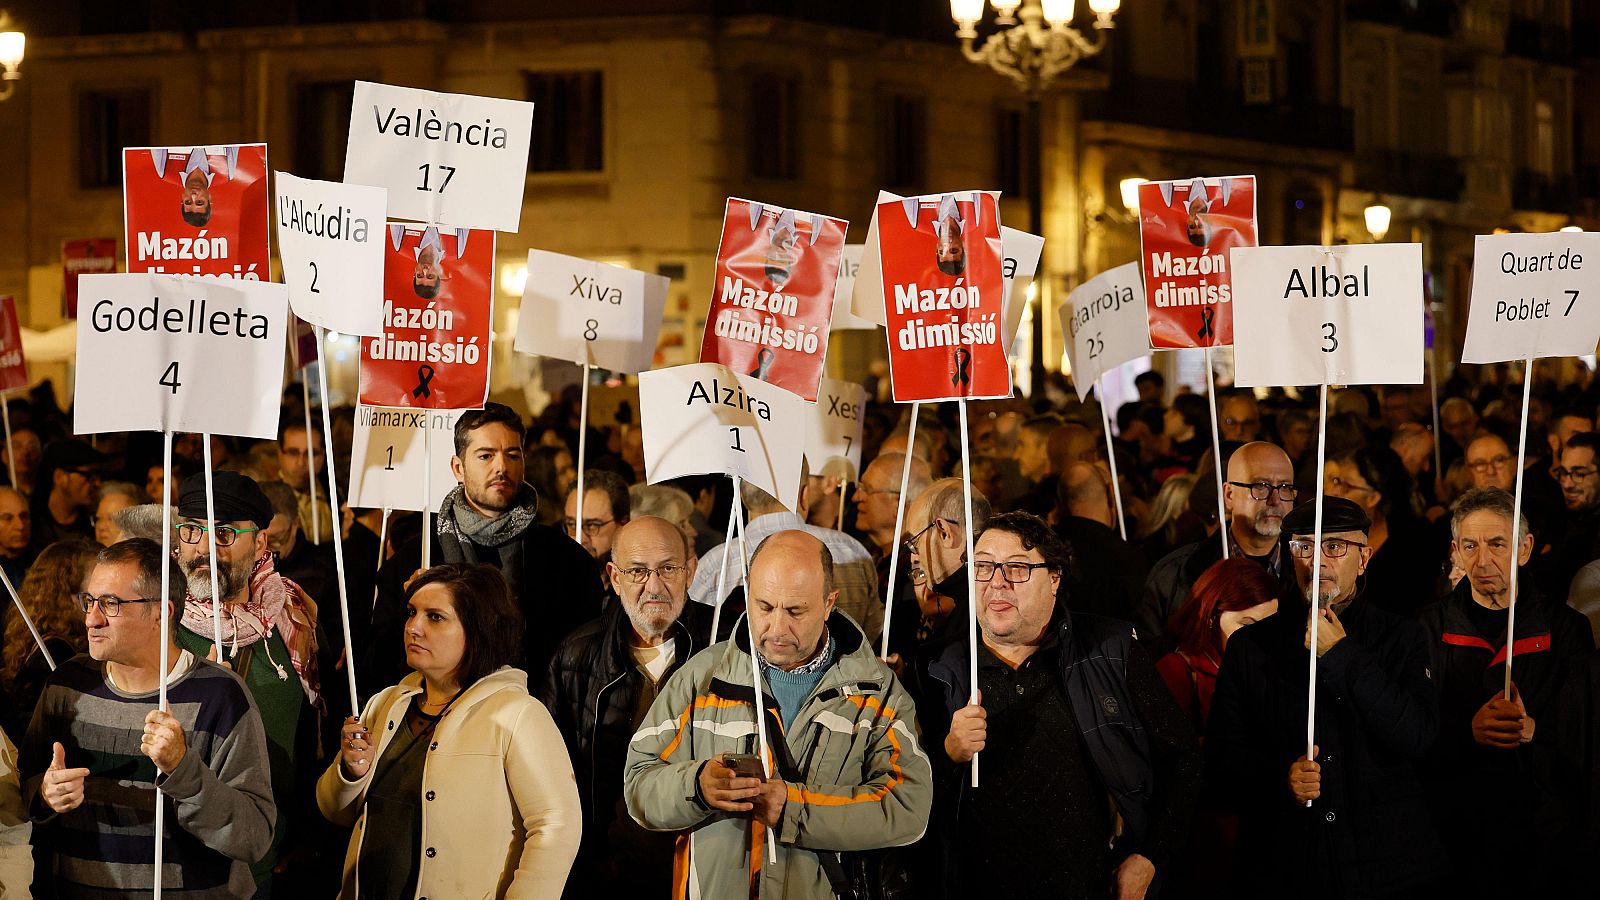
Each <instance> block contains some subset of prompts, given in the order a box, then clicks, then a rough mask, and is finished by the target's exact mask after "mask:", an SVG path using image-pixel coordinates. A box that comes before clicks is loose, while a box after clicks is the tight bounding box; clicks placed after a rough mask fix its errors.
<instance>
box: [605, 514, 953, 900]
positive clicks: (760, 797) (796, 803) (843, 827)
mask: <svg viewBox="0 0 1600 900" xmlns="http://www.w3.org/2000/svg"><path fill="white" fill-rule="evenodd" d="M836 596H837V594H836V591H835V590H834V586H833V557H832V554H831V553H830V552H829V550H828V545H827V544H825V543H823V542H822V541H820V540H818V539H817V538H816V537H814V536H812V535H810V534H807V533H804V532H800V531H793V530H790V531H780V532H778V533H776V534H773V535H772V536H771V537H768V538H767V539H766V540H764V541H762V542H761V544H760V546H758V547H757V548H756V552H755V555H754V557H753V558H752V560H751V563H750V591H749V615H748V622H749V631H746V628H745V621H746V620H745V618H744V617H741V619H740V624H739V626H738V628H737V630H736V631H735V632H734V637H733V639H732V640H729V641H724V642H722V643H719V644H716V645H714V646H712V647H710V648H708V649H706V650H704V651H702V652H700V653H698V654H696V655H695V657H694V658H693V659H691V660H689V662H688V664H687V665H685V666H684V667H683V668H682V669H681V670H679V671H678V672H677V673H675V674H674V675H673V676H672V677H671V678H670V679H669V680H668V681H667V684H666V687H664V688H663V689H662V691H661V694H660V696H658V697H657V698H656V701H655V703H654V704H652V705H651V707H650V711H649V712H648V713H647V714H646V715H645V718H644V724H643V725H642V726H641V727H640V728H639V730H638V731H637V732H636V733H635V734H634V736H633V742H632V744H631V745H630V747H629V749H628V760H627V764H626V768H624V770H623V790H624V795H625V797H626V799H627V804H628V812H629V814H630V815H631V816H632V817H633V819H634V820H635V821H637V822H638V823H639V824H641V825H643V826H644V827H645V828H648V829H651V830H653V831H665V832H676V833H678V834H679V835H680V836H681V837H683V838H687V836H688V833H689V832H691V831H692V833H693V839H694V866H693V867H691V868H689V870H688V871H687V872H685V873H684V874H683V876H682V877H686V878H693V879H695V883H694V884H691V885H687V886H686V891H685V895H686V896H699V897H708V898H725V897H726V898H731V897H748V896H753V895H755V894H756V893H757V892H759V894H760V896H762V897H783V898H785V900H810V898H815V900H832V898H833V897H834V896H835V893H834V891H833V888H832V886H831V884H830V882H829V880H828V876H827V874H826V873H825V872H824V870H823V867H822V857H821V855H820V854H821V853H827V852H832V851H841V850H843V851H851V850H872V849H877V848H881V847H897V846H904V845H907V844H910V843H912V842H913V841H915V840H917V839H918V838H920V837H921V836H922V834H923V832H924V831H925V830H926V828H927V824H928V813H929V811H930V809H931V807H932V805H933V784H932V771H931V769H930V765H929V761H928V758H927V756H925V755H924V754H922V753H921V752H919V751H918V750H917V744H916V741H917V737H918V736H917V727H916V721H915V716H914V714H913V713H912V709H913V703H912V699H911V696H910V695H909V694H908V693H907V692H906V691H905V689H904V688H903V687H902V686H901V684H900V681H899V679H897V678H896V677H895V675H894V673H893V672H892V671H890V670H889V668H888V667H887V666H885V665H884V664H883V663H882V662H880V661H879V660H878V658H877V656H876V651H875V650H874V648H873V647H872V646H871V645H870V644H869V643H868V642H867V639H866V635H865V634H863V633H862V631H861V629H860V628H858V627H857V626H856V625H855V623H854V622H852V621H851V620H850V619H849V618H848V617H846V616H843V615H840V614H838V613H837V612H835V610H834V602H835V598H836ZM752 633H753V634H754V639H755V654H756V659H755V663H756V665H757V666H759V670H760V672H761V675H760V679H761V688H762V695H763V697H762V702H761V704H760V705H761V708H762V714H763V716H764V727H765V729H766V732H767V734H768V735H769V745H770V747H771V750H772V753H773V754H774V755H775V756H776V758H777V765H776V766H775V767H774V768H773V770H772V771H771V772H770V773H768V772H766V771H764V770H763V769H762V763H761V760H760V759H759V758H757V757H754V756H753V755H754V754H756V753H758V747H759V745H758V743H757V738H756V728H757V724H756V720H755V716H756V704H755V702H754V701H755V699H756V696H755V691H754V690H753V689H752V687H751V684H750V682H751V671H752V668H751V667H752V661H751V638H750V635H751V634H752ZM756 822H760V823H761V824H762V825H763V826H764V827H763V828H761V829H756V828H755V827H754V824H755V823H756ZM768 841H771V842H773V843H774V844H775V845H776V846H775V852H776V857H777V864H776V865H773V864H771V863H769V862H768V861H767V860H768V857H767V846H766V844H767V842H768ZM812 848H817V849H812Z"/></svg>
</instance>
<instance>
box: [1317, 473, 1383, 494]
mask: <svg viewBox="0 0 1600 900" xmlns="http://www.w3.org/2000/svg"><path fill="white" fill-rule="evenodd" d="M1328 484H1330V485H1332V486H1333V489H1334V490H1335V491H1367V492H1368V493H1373V494H1375V493H1377V492H1378V489H1377V488H1374V487H1369V486H1367V485H1364V484H1356V483H1355V482H1353V481H1345V480H1344V479H1343V478H1340V477H1339V476H1337V475H1332V476H1329V478H1328Z"/></svg>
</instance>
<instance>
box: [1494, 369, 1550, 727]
mask: <svg viewBox="0 0 1600 900" xmlns="http://www.w3.org/2000/svg"><path fill="white" fill-rule="evenodd" d="M1532 391H1533V357H1531V356H1530V357H1528V358H1527V359H1526V360H1525V361H1524V362H1523V364H1522V423H1521V424H1520V425H1519V426H1518V427H1517V484H1516V493H1515V494H1514V495H1513V496H1512V500H1511V598H1510V600H1509V601H1507V603H1506V686H1505V694H1506V699H1507V700H1510V699H1511V655H1512V652H1513V651H1514V650H1515V648H1516V644H1517V631H1516V628H1517V569H1518V568H1519V567H1518V566H1517V557H1518V555H1519V554H1520V553H1521V551H1522V536H1521V535H1519V534H1518V533H1517V531H1518V528H1517V523H1518V522H1519V521H1521V520H1522V472H1523V469H1524V468H1526V467H1525V466H1524V465H1523V457H1524V456H1526V455H1527V452H1528V399H1529V395H1530V394H1531V392H1532ZM1559 462H1560V460H1557V463H1559Z"/></svg>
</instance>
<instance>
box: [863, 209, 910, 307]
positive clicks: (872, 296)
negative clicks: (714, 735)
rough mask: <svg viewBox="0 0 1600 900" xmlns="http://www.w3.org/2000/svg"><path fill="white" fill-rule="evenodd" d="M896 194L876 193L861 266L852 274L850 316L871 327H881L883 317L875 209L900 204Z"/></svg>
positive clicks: (881, 258) (876, 212) (880, 268)
mask: <svg viewBox="0 0 1600 900" xmlns="http://www.w3.org/2000/svg"><path fill="white" fill-rule="evenodd" d="M903 199H905V198H904V197H901V196H900V195H899V194H891V193H889V192H888V191H879V192H878V202H877V203H874V204H873V205H872V219H871V221H869V222H868V223H867V242H866V243H865V244H863V245H862V247H861V265H860V267H858V268H857V269H856V272H855V283H854V284H853V285H851V288H850V312H851V313H852V314H854V315H855V316H857V317H858V318H861V319H864V320H866V321H868V322H871V323H872V324H874V325H884V324H886V322H887V320H886V319H885V318H884V316H883V252H882V247H881V244H880V242H879V240H878V207H879V206H880V205H882V204H884V203H887V202H888V201H890V200H903Z"/></svg>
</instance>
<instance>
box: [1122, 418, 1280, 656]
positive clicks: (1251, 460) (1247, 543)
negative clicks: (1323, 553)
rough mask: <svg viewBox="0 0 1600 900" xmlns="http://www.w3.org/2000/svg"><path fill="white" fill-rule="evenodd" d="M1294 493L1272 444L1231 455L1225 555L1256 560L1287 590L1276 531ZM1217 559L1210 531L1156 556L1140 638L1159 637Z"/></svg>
mask: <svg viewBox="0 0 1600 900" xmlns="http://www.w3.org/2000/svg"><path fill="white" fill-rule="evenodd" d="M1201 477H1205V476H1201ZM1298 493H1299V491H1298V489H1297V488H1296V487H1295V485H1294V466H1293V465H1292V464H1291V463H1290V462H1289V455H1288V454H1286V453H1284V452H1283V450H1282V449H1280V448H1279V447H1278V446H1277V445H1276V444H1269V443H1267V442H1266V441H1254V442H1252V443H1249V444H1245V445H1244V446H1243V447H1240V448H1239V449H1238V450H1235V451H1234V452H1233V456H1231V457H1229V459H1228V480H1227V482H1226V483H1225V484H1224V485H1223V486H1222V497H1223V502H1224V504H1225V506H1226V508H1227V510H1228V555H1229V557H1234V556H1244V557H1245V558H1247V559H1250V560H1251V561H1253V562H1256V563H1258V564H1260V565H1261V567H1262V568H1264V569H1266V570H1267V571H1268V572H1270V573H1272V575H1273V577H1274V578H1276V579H1278V582H1279V584H1281V585H1283V586H1284V587H1286V588H1287V587H1291V586H1292V585H1293V583H1294V573H1293V572H1292V571H1291V567H1290V566H1289V564H1288V561H1287V559H1286V558H1285V554H1284V552H1283V547H1282V546H1281V545H1280V544H1279V541H1278V535H1279V532H1280V531H1281V530H1282V528H1283V517H1284V516H1285V515H1287V514H1288V512H1289V510H1290V509H1291V508H1292V507H1293V506H1294V501H1295V497H1296V496H1297V495H1298ZM1220 559H1222V542H1221V540H1220V539H1219V538H1217V536H1216V535H1214V534H1213V535H1208V536H1206V537H1205V538H1204V539H1203V540H1200V541H1197V542H1195V543H1193V544H1189V545H1188V546H1185V547H1179V548H1178V549H1176V550H1174V551H1172V552H1171V553H1168V554H1167V555H1166V556H1164V557H1162V558H1161V559H1160V560H1158V561H1157V562H1156V564H1155V565H1154V566H1153V567H1151V569H1150V577H1149V578H1148V579H1147V580H1146V581H1145V596H1144V602H1143V603H1142V604H1141V605H1140V608H1139V611H1138V614H1137V615H1136V616H1135V622H1134V624H1136V625H1138V626H1139V638H1140V639H1141V640H1144V641H1152V640H1155V639H1157V638H1159V637H1160V636H1161V635H1162V633H1163V632H1164V631H1165V630H1166V626H1167V622H1169V621H1170V620H1171V619H1172V616H1173V614H1174V613H1176V612H1177V611H1178V607H1180V606H1182V605H1183V604H1184V603H1185V602H1186V601H1187V600H1188V599H1189V589H1190V588H1191V587H1193V586H1194V582H1195V579H1197V578H1199V577H1200V573H1201V572H1204V571H1205V570H1206V569H1209V568H1211V565H1212V564H1213V563H1215V562H1217V561H1218V560H1220Z"/></svg>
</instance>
